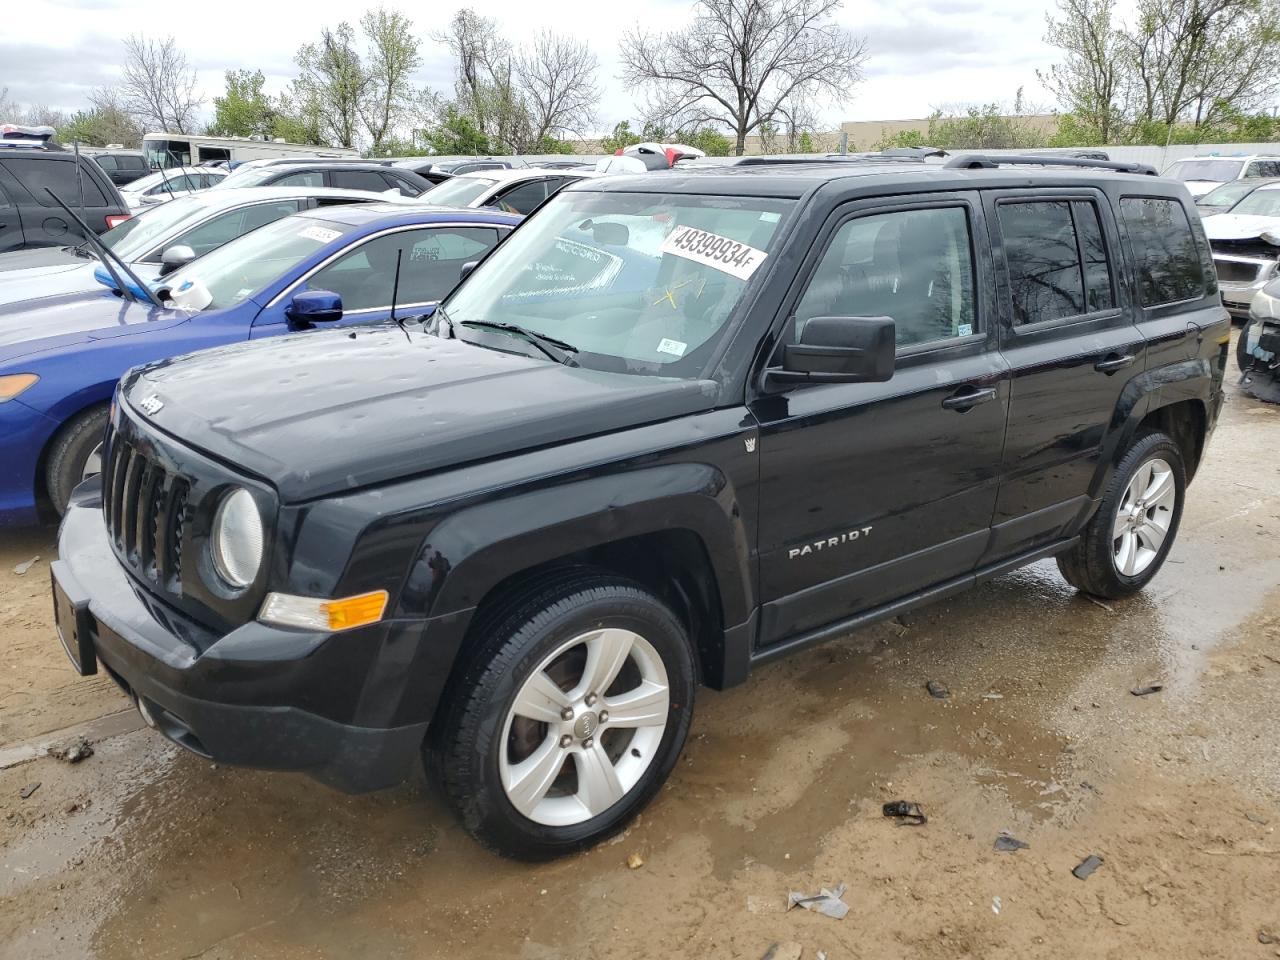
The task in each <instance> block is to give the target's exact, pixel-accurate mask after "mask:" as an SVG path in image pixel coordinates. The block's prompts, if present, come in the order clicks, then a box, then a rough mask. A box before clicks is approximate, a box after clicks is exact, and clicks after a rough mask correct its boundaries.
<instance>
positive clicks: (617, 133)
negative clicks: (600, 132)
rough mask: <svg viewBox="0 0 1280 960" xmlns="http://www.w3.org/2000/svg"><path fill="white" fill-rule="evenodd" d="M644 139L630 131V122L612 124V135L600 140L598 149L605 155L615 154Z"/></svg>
mask: <svg viewBox="0 0 1280 960" xmlns="http://www.w3.org/2000/svg"><path fill="white" fill-rule="evenodd" d="M643 139H644V138H643V137H641V136H640V135H639V134H637V133H634V132H633V131H632V130H631V122H630V121H628V120H623V121H621V122H619V123H616V124H614V127H613V133H611V134H609V135H608V136H607V137H602V138H601V139H600V149H601V150H603V151H604V152H605V153H617V152H618V151H619V150H623V149H625V148H627V147H629V146H631V145H632V144H633V143H640V142H641V141H642V140H643Z"/></svg>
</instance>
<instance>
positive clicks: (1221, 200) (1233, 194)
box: [1196, 180, 1261, 207]
mask: <svg viewBox="0 0 1280 960" xmlns="http://www.w3.org/2000/svg"><path fill="white" fill-rule="evenodd" d="M1260 185H1261V181H1259V180H1232V181H1230V182H1229V183H1224V184H1223V185H1222V186H1220V187H1214V188H1213V189H1212V190H1210V191H1209V192H1208V193H1206V194H1205V195H1204V196H1203V197H1201V198H1200V199H1199V200H1197V201H1196V206H1198V207H1230V206H1231V205H1232V204H1233V203H1235V202H1236V201H1237V200H1239V199H1240V198H1241V197H1243V196H1244V195H1245V194H1247V193H1249V192H1251V191H1253V190H1257V189H1258V187H1259V186H1260Z"/></svg>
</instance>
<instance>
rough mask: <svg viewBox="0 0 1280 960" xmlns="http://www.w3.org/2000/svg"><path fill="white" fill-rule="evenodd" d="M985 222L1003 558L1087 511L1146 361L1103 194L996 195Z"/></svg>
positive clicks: (995, 540) (998, 542)
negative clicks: (997, 352) (1121, 408)
mask: <svg viewBox="0 0 1280 960" xmlns="http://www.w3.org/2000/svg"><path fill="white" fill-rule="evenodd" d="M987 222H988V224H989V225H990V228H991V234H992V245H993V251H994V259H995V262H996V267H997V277H998V287H999V290H1000V308H1001V313H1002V315H1003V321H1004V324H1005V329H1006V334H1005V339H1004V346H1003V353H1004V356H1005V359H1006V360H1007V361H1008V362H1009V366H1010V368H1011V371H1012V377H1013V381H1012V399H1011V410H1010V415H1009V430H1008V434H1007V439H1006V442H1005V451H1004V479H1003V480H1002V482H1001V486H1000V498H999V501H998V502H997V504H996V515H995V519H994V521H993V528H994V535H993V537H992V543H991V550H990V553H989V555H988V557H987V559H988V560H996V559H999V558H1000V557H1004V556H1010V555H1013V554H1017V553H1020V552H1023V551H1025V550H1028V549H1034V548H1035V547H1037V546H1039V545H1041V544H1047V543H1049V542H1051V541H1053V540H1055V539H1058V538H1060V537H1061V536H1063V535H1064V533H1065V532H1067V531H1069V530H1070V529H1071V528H1072V527H1073V525H1074V524H1076V523H1077V521H1079V520H1080V519H1081V518H1082V517H1083V516H1084V515H1085V514H1086V513H1087V512H1088V509H1089V503H1090V500H1089V490H1090V485H1091V483H1092V482H1093V479H1094V477H1095V475H1096V473H1097V469H1098V464H1099V461H1100V458H1101V456H1102V445H1103V441H1104V438H1105V437H1106V436H1107V435H1108V425H1109V423H1110V421H1111V419H1112V415H1113V412H1114V411H1115V410H1116V408H1117V404H1118V403H1119V401H1120V399H1121V395H1122V393H1123V392H1124V389H1125V385H1126V384H1127V383H1128V382H1129V381H1130V380H1131V379H1132V378H1133V377H1134V376H1135V375H1138V374H1141V373H1142V371H1143V370H1144V368H1145V364H1146V357H1145V346H1144V340H1143V336H1142V334H1141V332H1140V331H1139V330H1138V328H1137V327H1136V326H1134V324H1133V322H1132V316H1133V312H1132V311H1131V310H1128V309H1125V300H1126V299H1127V298H1126V291H1125V290H1124V288H1123V285H1122V284H1119V283H1118V282H1117V278H1118V277H1119V276H1120V275H1121V274H1120V272H1119V271H1118V270H1117V268H1116V265H1117V264H1118V263H1120V262H1121V258H1120V257H1119V256H1118V252H1119V250H1120V246H1119V242H1118V241H1119V236H1118V232H1117V227H1116V223H1115V220H1114V218H1113V217H1112V213H1111V204H1110V203H1109V202H1108V201H1107V198H1106V196H1105V195H1104V194H1102V193H1101V192H1099V191H1097V190H1088V189H1086V190H1075V191H1067V190H1057V191H1055V190H1049V191H1044V190H1041V191H1029V190H1019V191H1002V192H998V193H993V194H989V195H988V196H987Z"/></svg>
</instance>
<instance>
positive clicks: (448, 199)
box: [418, 177, 498, 207]
mask: <svg viewBox="0 0 1280 960" xmlns="http://www.w3.org/2000/svg"><path fill="white" fill-rule="evenodd" d="M497 182H498V181H497V180H487V179H485V178H484V177H454V178H453V179H452V180H446V181H445V182H444V183H442V184H440V185H439V186H437V187H432V188H431V189H430V190H428V191H427V192H426V193H423V194H422V195H421V196H419V197H418V202H419V203H431V204H435V205H436V206H440V207H465V206H466V205H467V204H469V203H470V202H471V201H472V200H474V199H476V198H477V197H478V196H480V195H481V194H482V193H484V192H485V191H486V190H488V189H489V188H490V187H492V186H493V185H494V184H495V183H497Z"/></svg>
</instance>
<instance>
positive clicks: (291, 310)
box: [284, 290, 342, 330]
mask: <svg viewBox="0 0 1280 960" xmlns="http://www.w3.org/2000/svg"><path fill="white" fill-rule="evenodd" d="M284 315H285V316H286V317H288V318H289V319H290V320H291V321H293V323H294V324H295V325H297V326H298V327H301V328H302V329H304V330H305V329H306V328H308V327H310V326H312V325H314V324H317V323H335V322H336V321H338V320H341V319H342V298H341V297H340V296H338V295H337V294H336V293H334V292H332V291H330V290H304V291H303V292H302V293H295V294H294V295H293V299H292V300H290V301H289V306H287V307H285V310H284Z"/></svg>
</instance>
